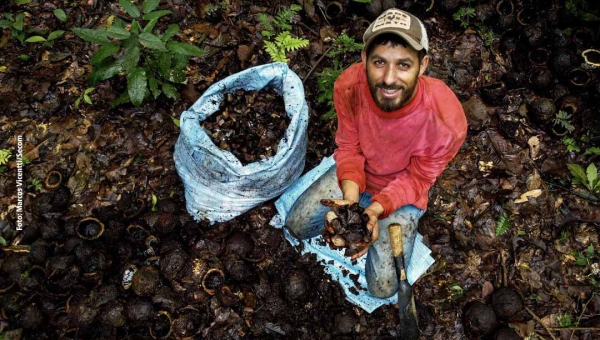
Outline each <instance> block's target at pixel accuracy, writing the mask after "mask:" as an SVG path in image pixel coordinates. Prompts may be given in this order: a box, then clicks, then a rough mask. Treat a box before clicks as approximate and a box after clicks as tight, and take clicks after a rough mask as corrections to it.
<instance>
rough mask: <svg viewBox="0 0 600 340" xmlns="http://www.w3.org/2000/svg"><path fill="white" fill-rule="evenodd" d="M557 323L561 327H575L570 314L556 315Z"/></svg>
mask: <svg viewBox="0 0 600 340" xmlns="http://www.w3.org/2000/svg"><path fill="white" fill-rule="evenodd" d="M556 321H557V322H558V325H559V326H560V327H571V326H572V325H573V318H572V317H571V314H569V313H563V314H556Z"/></svg>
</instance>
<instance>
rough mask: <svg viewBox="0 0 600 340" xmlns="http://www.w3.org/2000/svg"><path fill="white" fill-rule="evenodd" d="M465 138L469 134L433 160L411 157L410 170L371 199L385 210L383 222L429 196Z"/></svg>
mask: <svg viewBox="0 0 600 340" xmlns="http://www.w3.org/2000/svg"><path fill="white" fill-rule="evenodd" d="M465 138H466V134H464V135H461V136H458V137H456V138H453V139H452V140H451V141H448V142H447V143H446V145H441V146H439V147H438V150H437V151H435V152H433V153H432V154H431V156H413V157H411V159H410V163H409V166H408V167H407V168H406V169H405V170H404V171H402V172H400V173H398V175H397V176H396V178H395V179H394V180H393V181H391V182H390V183H389V184H388V185H387V186H386V187H385V188H384V189H383V190H381V191H380V192H379V193H378V194H376V195H373V197H372V198H371V201H377V202H379V203H380V204H381V205H382V206H383V208H384V213H383V214H382V215H381V216H380V217H379V219H384V218H386V217H388V216H389V215H390V214H391V213H392V212H394V211H395V210H396V209H398V208H400V207H402V206H404V205H407V204H414V203H415V202H417V201H418V199H419V198H420V197H423V195H428V191H429V189H430V188H431V186H432V185H433V184H434V183H435V180H436V178H437V177H438V176H439V175H440V174H441V173H442V172H443V171H444V169H445V168H446V166H447V165H448V163H450V161H451V160H452V159H453V158H454V156H456V154H457V153H458V151H459V150H460V147H461V145H462V144H463V142H464V141H465ZM425 197H426V196H425Z"/></svg>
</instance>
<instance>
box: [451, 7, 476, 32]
mask: <svg viewBox="0 0 600 340" xmlns="http://www.w3.org/2000/svg"><path fill="white" fill-rule="evenodd" d="M474 17H475V8H473V7H470V6H468V7H461V8H459V9H458V11H456V12H455V13H454V14H453V15H452V19H454V20H455V21H458V22H460V26H462V27H463V28H467V27H469V18H474Z"/></svg>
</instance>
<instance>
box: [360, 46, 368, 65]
mask: <svg viewBox="0 0 600 340" xmlns="http://www.w3.org/2000/svg"><path fill="white" fill-rule="evenodd" d="M360 59H362V62H363V64H365V65H366V64H367V52H365V50H364V49H363V50H362V52H360Z"/></svg>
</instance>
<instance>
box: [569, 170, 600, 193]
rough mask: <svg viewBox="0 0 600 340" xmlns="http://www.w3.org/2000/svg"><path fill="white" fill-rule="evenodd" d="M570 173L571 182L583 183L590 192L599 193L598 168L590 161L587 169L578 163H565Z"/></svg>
mask: <svg viewBox="0 0 600 340" xmlns="http://www.w3.org/2000/svg"><path fill="white" fill-rule="evenodd" d="M567 167H568V168H569V171H570V172H571V175H573V181H572V182H573V184H575V185H579V186H581V185H583V186H584V187H585V188H586V189H588V190H589V191H590V192H592V193H600V181H599V180H598V169H597V168H596V165H595V164H594V163H590V165H588V167H587V169H584V168H583V167H582V166H581V165H579V164H573V163H569V164H567Z"/></svg>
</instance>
